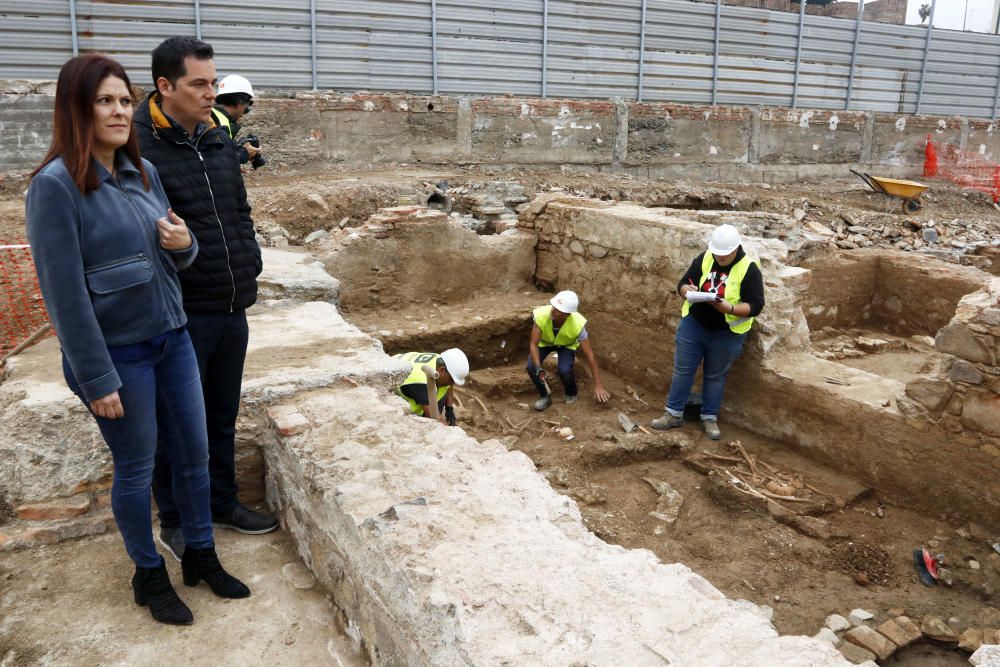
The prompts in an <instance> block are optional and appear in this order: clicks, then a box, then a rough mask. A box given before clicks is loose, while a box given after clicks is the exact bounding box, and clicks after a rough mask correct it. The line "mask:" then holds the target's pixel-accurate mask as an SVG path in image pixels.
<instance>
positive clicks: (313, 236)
mask: <svg viewBox="0 0 1000 667" xmlns="http://www.w3.org/2000/svg"><path fill="white" fill-rule="evenodd" d="M328 238H330V232H328V231H326V230H325V229H317V230H316V231H314V232H311V233H309V234H308V235H306V237H305V238H304V239H302V242H303V243H305V244H306V245H310V244H312V243H320V242H322V241H325V240H327V239H328Z"/></svg>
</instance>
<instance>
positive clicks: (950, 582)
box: [938, 567, 955, 588]
mask: <svg viewBox="0 0 1000 667" xmlns="http://www.w3.org/2000/svg"><path fill="white" fill-rule="evenodd" d="M938 580H939V581H940V582H941V583H943V584H944V585H945V586H948V587H949V588H950V587H952V586H954V585H955V575H953V574H952V573H951V570H949V569H948V568H946V567H939V568H938Z"/></svg>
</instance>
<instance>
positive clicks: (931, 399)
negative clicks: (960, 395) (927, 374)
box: [906, 378, 955, 417]
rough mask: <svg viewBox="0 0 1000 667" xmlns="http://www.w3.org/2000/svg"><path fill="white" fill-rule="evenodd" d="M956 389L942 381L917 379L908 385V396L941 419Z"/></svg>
mask: <svg viewBox="0 0 1000 667" xmlns="http://www.w3.org/2000/svg"><path fill="white" fill-rule="evenodd" d="M954 391H955V389H954V388H953V387H952V386H951V385H950V384H948V383H947V382H944V381H942V380H929V379H927V378H917V379H916V380H911V381H910V382H909V383H908V384H907V385H906V395H907V396H909V397H910V398H912V399H913V400H914V401H916V402H917V403H919V404H920V405H922V406H924V407H925V408H927V410H928V411H929V412H930V413H931V414H933V415H934V416H935V417H940V416H941V413H942V412H943V411H944V408H945V406H946V405H947V404H948V399H950V398H951V395H952V393H953V392H954Z"/></svg>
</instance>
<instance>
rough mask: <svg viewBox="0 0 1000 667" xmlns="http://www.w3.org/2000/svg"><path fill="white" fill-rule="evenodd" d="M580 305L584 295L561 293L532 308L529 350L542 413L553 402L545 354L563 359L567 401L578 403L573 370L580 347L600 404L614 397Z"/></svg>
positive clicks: (537, 404)
mask: <svg viewBox="0 0 1000 667" xmlns="http://www.w3.org/2000/svg"><path fill="white" fill-rule="evenodd" d="M579 306H580V298H579V297H578V296H577V295H576V292H559V294H556V295H555V296H554V297H552V299H551V300H550V301H549V305H547V306H540V307H538V308H535V310H534V311H532V317H533V319H534V325H533V326H532V327H531V346H530V347H529V349H528V375H529V376H530V377H531V381H532V382H533V383H534V385H535V389H537V390H538V395H539V396H540V397H541V398H539V399H538V400H537V401H535V409H536V410H538V411H539V412H541V411H542V410H545V409H546V408H548V407H549V406H550V405H552V392H551V390H550V388H549V384H548V380H547V378H546V377H545V369H543V368H542V362H543V361H545V357H547V356H549V354H550V353H552V352H555V353H556V355H557V356H558V358H559V364H558V366H557V370H558V373H559V380H560V381H561V382H562V386H563V390H564V391H565V393H566V403H567V404H569V403H575V402H576V398H577V388H576V375H574V373H573V365H574V364H575V363H576V351H577V350H582V351H583V356H584V357H586V359H587V365H588V366H589V367H590V374H591V375H592V376H593V377H594V398H596V399H597V402H598V403H606V402H607V400H608V399H609V398H611V395H610V394H609V393H608V392H606V391H605V390H604V384H602V383H601V371H600V369H599V368H598V367H597V358H596V357H595V356H594V349H593V348H592V347H591V345H590V338H589V337H588V334H587V328H586V326H587V318H585V317H584V316H583V315H581V314H580V313H578V312H577V309H578V308H579Z"/></svg>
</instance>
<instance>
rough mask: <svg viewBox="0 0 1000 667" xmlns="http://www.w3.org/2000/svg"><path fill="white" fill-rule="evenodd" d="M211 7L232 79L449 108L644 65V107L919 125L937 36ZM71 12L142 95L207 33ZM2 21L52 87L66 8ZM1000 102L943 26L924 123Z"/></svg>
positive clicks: (148, 13) (459, 9) (8, 10)
mask: <svg viewBox="0 0 1000 667" xmlns="http://www.w3.org/2000/svg"><path fill="white" fill-rule="evenodd" d="M198 3H199V9H200V19H201V21H200V29H201V32H202V36H203V38H204V39H205V40H206V41H209V42H211V43H212V45H213V46H214V47H215V50H216V56H217V57H216V67H217V70H218V72H219V75H220V76H224V75H225V74H229V73H237V72H238V73H241V74H244V75H246V76H248V77H249V78H250V79H251V80H252V81H253V82H254V84H255V85H257V86H259V87H261V88H272V89H274V88H283V89H309V88H312V87H313V81H314V80H313V74H312V73H313V69H314V68H315V71H316V79H315V81H316V84H317V85H318V86H319V87H320V88H323V89H335V90H345V91H352V90H387V91H406V92H414V93H429V92H431V91H432V90H434V86H435V84H436V85H437V89H438V91H439V92H441V93H442V94H451V95H461V94H468V95H494V94H508V93H509V94H515V95H540V94H542V93H543V88H545V89H546V90H545V92H547V94H548V95H549V96H556V97H574V98H607V97H612V96H622V97H625V98H631V99H634V98H636V97H637V96H638V95H639V72H640V69H641V70H642V73H643V74H642V97H643V99H644V100H649V101H671V102H678V103H696V104H708V103H711V102H712V100H713V99H715V100H717V102H718V103H720V104H741V105H759V104H763V105H780V106H784V105H790V104H792V99H793V96H795V95H796V90H797V99H796V103H797V106H798V107H801V108H814V109H843V108H845V105H846V106H847V107H848V108H850V109H859V110H875V111H886V112H901V113H913V112H914V111H915V109H916V104H917V96H918V93H917V90H918V87H919V86H920V79H921V69H922V68H923V53H924V44H925V42H926V38H927V35H928V32H927V30H928V28H927V27H926V26H898V25H889V24H883V23H876V22H873V21H865V22H862V24H861V29H860V32H858V33H857V35H858V39H857V44H858V48H857V52H856V53H854V44H855V31H856V29H857V22H856V21H852V20H845V19H838V18H831V17H824V16H815V15H809V14H807V15H805V16H804V17H803V21H802V29H801V43H800V30H799V16H798V14H796V13H792V12H776V11H769V10H764V9H754V8H747V7H734V6H728V5H723V6H722V7H721V13H720V17H719V21H718V27H719V39H718V51H717V56H718V57H717V58H716V48H715V45H716V40H715V33H716V5H715V3H713V2H691V1H690V0H499V1H497V0H492V1H490V0H350V1H347V0H241V1H240V2H239V3H235V4H234V3H232V1H231V0H198ZM432 4H433V7H434V12H433V18H432ZM311 5H315V23H316V48H315V56H314V54H313V48H312V43H311V35H312V31H311V11H310V7H311ZM546 5H547V7H548V12H547V17H548V30H547V43H543V41H544V40H545V38H544V37H543V22H544V18H543V16H544V15H543V12H544V9H543V8H544V7H545V6H546ZM644 5H645V7H646V18H645V29H644V31H643V28H642V25H643V23H642V7H643V6H644ZM75 6H76V17H77V20H76V31H75V33H76V35H77V37H78V45H79V49H80V51H81V52H90V51H101V52H104V53H108V54H109V55H111V56H113V57H115V58H117V59H118V60H120V61H121V62H122V64H123V65H125V67H126V68H127V69H128V70H129V73H130V74H131V76H132V78H133V80H134V81H135V83H137V84H142V85H146V86H148V85H150V84H151V83H152V82H151V80H150V79H151V77H150V73H149V64H150V63H149V53H150V51H151V49H152V48H153V47H154V46H155V45H156V44H157V43H158V42H159V41H160V40H162V39H163V38H164V37H167V36H169V35H174V34H187V35H194V34H195V32H196V29H195V14H196V11H195V0H158V1H157V2H123V1H122V0H76V2H75ZM0 25H2V29H0V79H17V78H28V79H54V78H55V77H56V75H57V74H58V71H59V67H60V65H61V64H62V63H63V62H65V60H66V59H67V58H69V57H70V56H71V55H72V52H73V47H72V35H73V34H74V31H73V25H72V21H71V19H70V12H69V1H68V0H32V1H31V2H25V1H21V0H0ZM640 33H642V35H640ZM433 35H436V40H434V38H433V37H432V36H433ZM640 51H641V52H640ZM543 54H544V55H543ZM797 54H799V55H800V58H799V75H798V78H797V80H796V74H795V72H796V68H795V63H796V56H797ZM852 56H853V58H854V61H855V68H854V71H853V73H852V71H851V62H852ZM543 58H545V61H544V62H543ZM435 60H436V62H435ZM543 71H544V72H545V77H546V81H545V83H544V86H543V81H542V77H543ZM713 79H715V80H716V84H717V85H716V86H715V89H714V90H713ZM849 79H852V85H851V94H850V96H851V99H850V100H849V101H848V100H847V93H848V80H849ZM998 90H1000V37H998V36H995V35H985V34H973V33H962V32H957V31H951V30H940V29H934V32H933V39H932V40H931V43H930V49H929V51H928V58H927V68H926V73H925V74H924V75H923V89H922V92H921V93H920V96H921V110H922V111H924V112H926V113H934V114H963V115H969V116H981V117H992V116H993V115H994V113H995V108H994V107H995V105H996V102H997V91H998ZM848 102H849V103H848Z"/></svg>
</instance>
